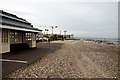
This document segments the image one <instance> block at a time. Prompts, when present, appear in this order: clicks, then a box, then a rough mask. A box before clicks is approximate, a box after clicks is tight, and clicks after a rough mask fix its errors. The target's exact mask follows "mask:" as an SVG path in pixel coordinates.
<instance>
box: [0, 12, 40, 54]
mask: <svg viewBox="0 0 120 80" xmlns="http://www.w3.org/2000/svg"><path fill="white" fill-rule="evenodd" d="M40 32H42V30H39V29H37V28H34V27H33V26H32V25H31V23H29V22H28V21H26V20H25V19H22V18H19V17H17V16H16V15H13V14H11V13H7V12H4V11H3V10H0V53H6V52H10V50H11V46H14V44H15V45H22V44H26V45H28V46H29V47H30V48H34V47H36V34H37V33H40Z"/></svg>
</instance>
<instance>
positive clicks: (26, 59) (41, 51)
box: [0, 42, 62, 76]
mask: <svg viewBox="0 0 120 80" xmlns="http://www.w3.org/2000/svg"><path fill="white" fill-rule="evenodd" d="M61 45H62V43H54V42H52V43H37V48H34V49H27V50H22V51H17V52H11V53H4V54H1V55H2V59H0V61H2V75H3V76H5V75H7V74H9V73H11V72H13V71H15V70H17V69H19V68H22V67H25V66H26V65H28V64H30V63H32V62H34V61H35V60H37V59H41V58H43V57H44V56H45V55H47V54H49V53H50V52H51V51H54V50H55V49H57V48H59V47H60V46H61Z"/></svg>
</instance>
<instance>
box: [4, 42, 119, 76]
mask: <svg viewBox="0 0 120 80" xmlns="http://www.w3.org/2000/svg"><path fill="white" fill-rule="evenodd" d="M59 42H60V41H56V42H55V43H59ZM62 43H64V44H63V45H62V47H61V48H60V49H58V50H56V51H54V52H52V54H48V55H47V56H45V57H43V58H42V59H41V60H39V61H37V62H35V63H33V64H31V65H29V66H27V67H25V68H22V69H19V70H17V71H15V72H13V73H11V74H9V75H7V76H6V77H7V78H116V77H117V71H118V67H117V65H118V53H117V51H118V48H117V47H116V46H108V45H105V44H99V43H92V42H84V41H72V40H70V41H63V42H62Z"/></svg>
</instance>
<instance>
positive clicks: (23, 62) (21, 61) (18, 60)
mask: <svg viewBox="0 0 120 80" xmlns="http://www.w3.org/2000/svg"><path fill="white" fill-rule="evenodd" d="M0 61H7V62H18V63H28V62H27V61H20V60H8V59H0Z"/></svg>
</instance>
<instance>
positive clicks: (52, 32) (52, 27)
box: [51, 26, 58, 34]
mask: <svg viewBox="0 0 120 80" xmlns="http://www.w3.org/2000/svg"><path fill="white" fill-rule="evenodd" d="M57 27H58V26H55V28H57ZM51 28H52V34H53V29H54V26H51Z"/></svg>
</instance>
